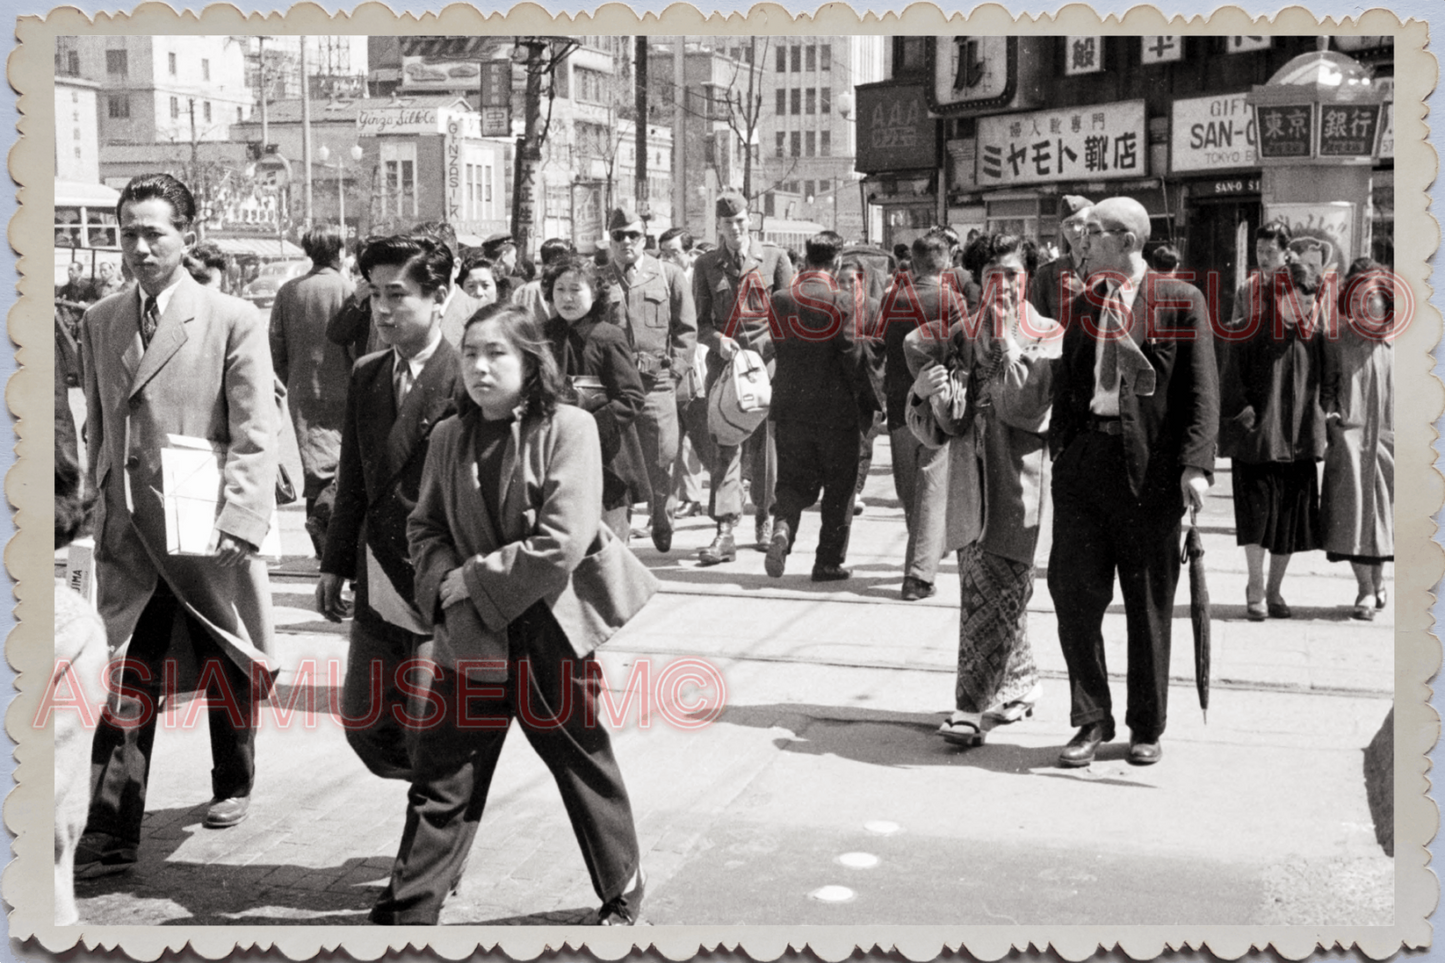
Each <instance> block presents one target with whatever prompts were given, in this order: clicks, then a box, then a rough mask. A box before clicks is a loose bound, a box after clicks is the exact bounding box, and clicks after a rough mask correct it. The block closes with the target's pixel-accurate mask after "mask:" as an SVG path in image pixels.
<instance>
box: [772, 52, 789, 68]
mask: <svg viewBox="0 0 1445 963" xmlns="http://www.w3.org/2000/svg"><path fill="white" fill-rule="evenodd" d="M773 52H774V53H776V54H777V57H776V58H775V59H776V61H777V65H778V66H777V71H778V73H780V74H781V73H786V72H787V70H788V48H787V47H774V48H773Z"/></svg>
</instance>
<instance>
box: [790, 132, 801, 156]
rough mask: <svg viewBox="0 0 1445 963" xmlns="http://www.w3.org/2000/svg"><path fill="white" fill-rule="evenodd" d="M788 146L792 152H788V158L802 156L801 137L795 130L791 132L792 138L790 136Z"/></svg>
mask: <svg viewBox="0 0 1445 963" xmlns="http://www.w3.org/2000/svg"><path fill="white" fill-rule="evenodd" d="M788 146H789V147H791V148H792V150H791V151H790V154H789V156H792V157H801V156H803V135H802V134H800V133H798V132H797V131H796V130H795V131H793V133H792V136H791V138H790V143H789V145H788Z"/></svg>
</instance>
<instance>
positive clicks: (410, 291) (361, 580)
mask: <svg viewBox="0 0 1445 963" xmlns="http://www.w3.org/2000/svg"><path fill="white" fill-rule="evenodd" d="M360 265H361V273H362V276H363V277H365V278H366V281H367V285H368V289H369V291H370V294H371V316H372V318H373V319H374V321H375V324H376V330H377V333H378V334H379V336H380V337H381V340H382V341H383V342H385V343H386V344H387V345H388V346H389V347H387V348H386V349H385V350H382V351H378V352H375V353H373V354H369V355H367V356H365V357H363V358H362V359H361V360H359V361H357V362H356V366H355V368H353V369H352V372H351V385H350V388H349V390H348V392H347V396H346V414H345V417H344V419H343V421H342V433H341V457H340V463H339V464H338V466H337V472H336V504H335V506H334V507H333V509H332V512H331V524H330V527H329V528H328V529H327V533H326V548H325V552H324V553H323V555H322V560H321V579H320V581H319V582H318V583H317V586H316V607H317V610H318V611H319V612H320V613H321V614H322V615H324V616H325V617H326V618H328V619H330V620H331V621H333V622H339V621H340V620H341V619H342V618H343V617H344V616H345V614H346V607H345V606H344V605H343V603H342V599H341V586H342V582H343V581H344V580H346V579H354V580H355V585H356V598H355V607H354V609H355V610H354V613H353V614H352V620H351V650H350V654H349V656H348V661H347V668H346V680H345V682H344V683H343V687H342V695H341V705H342V721H343V725H344V726H345V727H346V738H347V741H349V742H350V743H351V747H352V748H353V749H354V750H355V751H356V754H357V755H358V756H360V757H361V759H362V761H363V762H365V763H366V765H367V768H369V769H370V770H371V771H372V772H374V773H376V774H377V775H378V776H381V777H383V778H389V779H406V780H410V779H411V759H410V753H409V749H408V747H409V744H410V738H409V734H408V732H407V730H406V729H405V728H404V727H403V725H402V722H401V720H399V719H398V718H397V717H396V712H395V711H393V710H396V709H404V708H405V707H406V701H407V700H406V698H405V696H404V695H403V694H402V693H401V691H400V688H399V686H398V678H397V672H398V669H399V668H400V666H401V665H402V664H403V663H404V662H406V661H407V660H408V659H411V658H412V657H414V656H415V655H416V654H417V649H418V648H419V647H420V646H421V644H422V643H424V642H426V641H427V640H428V638H429V637H430V633H429V632H428V629H427V626H426V623H425V621H424V620H423V619H422V617H421V614H420V613H419V612H417V610H416V603H415V601H414V599H415V595H416V591H415V571H414V570H413V568H412V564H411V554H410V549H409V547H408V545H407V539H406V520H407V516H408V515H410V514H411V510H412V509H413V508H414V507H415V506H416V499H417V490H418V488H419V486H420V484H421V471H422V465H423V464H424V463H425V462H426V453H427V445H428V442H429V440H430V437H431V431H432V428H433V427H435V426H436V424H437V422H439V421H441V420H442V419H443V418H446V417H448V416H449V415H451V414H452V413H453V412H454V411H455V410H456V407H455V402H454V400H453V399H454V396H455V393H456V389H457V378H458V371H459V366H458V355H457V349H456V348H455V347H453V345H452V344H451V342H449V341H448V340H447V339H445V338H444V337H442V313H443V311H444V309H445V306H446V303H447V293H448V292H449V291H450V287H451V277H452V255H451V250H450V249H449V248H448V247H447V245H446V244H445V243H443V242H441V241H439V240H436V239H434V238H431V237H428V236H425V235H419V234H417V235H398V236H395V237H387V238H381V239H379V240H375V241H373V242H371V243H370V244H368V245H367V246H366V248H364V249H363V250H362V252H361V257H360Z"/></svg>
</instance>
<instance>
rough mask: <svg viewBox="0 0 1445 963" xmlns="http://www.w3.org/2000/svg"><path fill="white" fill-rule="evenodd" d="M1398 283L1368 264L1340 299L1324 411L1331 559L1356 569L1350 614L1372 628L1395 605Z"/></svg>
mask: <svg viewBox="0 0 1445 963" xmlns="http://www.w3.org/2000/svg"><path fill="white" fill-rule="evenodd" d="M1392 282H1393V276H1392V275H1390V274H1389V273H1387V272H1386V271H1385V270H1384V269H1383V268H1382V267H1381V266H1380V265H1378V264H1376V263H1375V262H1373V261H1370V260H1368V259H1364V258H1361V259H1360V260H1358V261H1356V262H1355V263H1354V264H1352V265H1350V275H1349V277H1348V278H1346V279H1345V287H1344V292H1343V293H1342V294H1341V295H1340V314H1341V315H1342V324H1341V325H1340V333H1339V337H1338V338H1336V339H1334V340H1330V341H1327V342H1326V343H1325V350H1324V377H1323V378H1322V379H1321V383H1320V405H1321V407H1323V408H1324V411H1325V423H1326V425H1327V427H1328V430H1329V448H1328V449H1327V450H1326V451H1325V483H1324V490H1323V492H1322V494H1321V496H1320V519H1321V522H1322V523H1323V528H1324V544H1325V556H1326V557H1327V558H1328V559H1329V560H1330V561H1331V562H1349V563H1350V567H1351V568H1352V569H1353V570H1354V573H1355V582H1356V585H1357V588H1358V590H1357V591H1356V593H1355V605H1354V608H1353V610H1352V611H1351V613H1350V614H1351V615H1352V616H1353V617H1354V618H1357V619H1361V620H1363V621H1369V620H1371V619H1373V618H1374V617H1375V612H1376V611H1377V610H1379V609H1383V608H1384V607H1385V605H1386V604H1387V603H1388V599H1387V597H1386V594H1385V563H1386V562H1390V561H1394V558H1395V517H1394V507H1395V415H1394V409H1395V349H1394V346H1393V345H1392V344H1391V343H1390V340H1389V337H1390V335H1392V334H1393V327H1394V322H1395V311H1394V295H1395V292H1394V290H1393V288H1394V285H1393V283H1392Z"/></svg>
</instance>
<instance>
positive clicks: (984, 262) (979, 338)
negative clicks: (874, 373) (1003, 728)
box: [905, 234, 1062, 746]
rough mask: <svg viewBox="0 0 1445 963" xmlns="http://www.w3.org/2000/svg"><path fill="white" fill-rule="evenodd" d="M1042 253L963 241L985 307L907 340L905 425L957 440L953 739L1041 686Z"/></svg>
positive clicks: (993, 241) (945, 732)
mask: <svg viewBox="0 0 1445 963" xmlns="http://www.w3.org/2000/svg"><path fill="white" fill-rule="evenodd" d="M1036 264H1037V255H1036V253H1035V250H1034V247H1033V245H1032V243H1030V242H1028V241H1025V240H1023V239H1021V238H1018V237H1015V236H1012V235H1007V234H986V235H982V236H980V237H979V238H977V239H976V240H974V241H973V242H971V243H970V244H969V246H968V249H967V250H966V252H965V253H964V265H965V266H966V267H967V268H968V269H969V271H970V272H972V274H973V276H974V277H976V278H979V279H980V282H981V284H982V287H983V294H982V308H981V309H980V314H979V316H978V317H977V318H975V319H971V321H972V325H970V323H969V322H968V321H966V322H964V323H963V324H961V325H955V326H954V328H953V330H952V331H951V332H949V335H948V338H947V340H943V339H942V338H941V337H939V335H938V333H937V332H936V331H935V332H930V331H929V330H928V329H925V328H919V329H917V330H915V331H914V332H913V333H911V334H910V335H909V337H908V340H907V342H905V348H906V350H907V352H908V355H909V362H910V368H911V370H913V371H914V374H915V380H914V385H913V390H912V392H911V394H910V397H909V399H908V407H907V416H908V423H909V427H910V428H911V429H912V430H913V432H914V434H915V435H916V436H917V437H918V438H919V439H920V440H921V441H922V442H923V443H924V444H926V445H930V446H933V447H940V446H942V445H949V446H950V449H951V451H950V466H949V471H950V475H949V500H948V542H947V544H948V547H950V548H956V549H957V550H958V570H959V582H960V589H961V596H962V597H961V602H960V605H961V611H960V614H959V640H958V676H957V684H956V686H955V692H954V695H955V707H956V711H955V712H954V713H953V714H952V715H951V716H950V717H949V718H948V719H947V720H946V721H945V722H944V723H943V725H942V727H940V728H939V730H938V733H939V735H941V736H942V737H943V738H945V739H947V740H948V741H949V742H952V743H955V744H957V745H964V746H975V745H979V744H980V743H982V742H983V740H984V736H985V734H986V733H987V732H988V731H989V730H990V729H992V728H994V727H995V726H997V725H999V724H1001V723H1009V722H1016V721H1018V720H1019V719H1021V718H1023V717H1024V716H1027V715H1032V713H1033V706H1034V703H1035V702H1036V701H1037V700H1038V698H1039V696H1040V693H1041V686H1040V684H1039V678H1038V669H1037V667H1036V666H1035V665H1034V657H1033V650H1032V649H1031V648H1030V646H1029V641H1028V616H1027V611H1026V609H1027V607H1028V602H1029V599H1030V598H1031V597H1032V595H1033V582H1034V549H1035V547H1036V546H1037V544H1038V533H1039V526H1040V522H1041V521H1042V518H1043V515H1044V513H1045V505H1046V500H1047V492H1048V466H1049V459H1048V449H1047V444H1046V441H1045V434H1046V432H1047V431H1048V420H1049V405H1050V399H1051V387H1052V385H1051V381H1052V379H1051V372H1052V363H1051V362H1052V359H1054V358H1057V357H1058V356H1059V348H1060V345H1061V342H1062V339H1061V334H1062V329H1061V328H1060V327H1059V326H1058V325H1057V324H1056V323H1054V322H1053V321H1052V320H1050V319H1048V318H1044V317H1043V316H1042V315H1040V314H1039V313H1038V311H1037V310H1036V309H1035V308H1034V307H1033V306H1032V305H1031V304H1029V303H1028V301H1027V300H1025V298H1024V290H1025V288H1026V285H1027V281H1028V274H1029V272H1030V271H1032V270H1033V268H1034V267H1035V266H1036ZM930 333H931V335H932V336H931V337H930V336H929V335H930Z"/></svg>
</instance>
